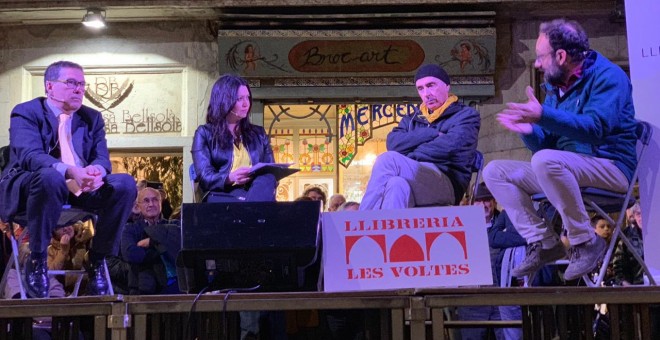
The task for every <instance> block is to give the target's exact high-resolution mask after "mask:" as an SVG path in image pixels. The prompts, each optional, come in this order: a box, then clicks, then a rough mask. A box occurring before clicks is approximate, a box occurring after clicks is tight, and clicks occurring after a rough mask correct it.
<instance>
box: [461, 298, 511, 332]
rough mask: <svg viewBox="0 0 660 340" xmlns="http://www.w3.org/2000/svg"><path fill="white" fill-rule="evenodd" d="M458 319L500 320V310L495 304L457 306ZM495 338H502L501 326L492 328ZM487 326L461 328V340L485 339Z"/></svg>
mask: <svg viewBox="0 0 660 340" xmlns="http://www.w3.org/2000/svg"><path fill="white" fill-rule="evenodd" d="M458 319H459V320H461V321H489V320H490V321H492V320H501V318H500V310H499V309H498V308H497V306H470V307H459V308H458ZM494 330H495V338H496V339H497V340H504V339H507V340H508V338H505V337H504V332H503V331H502V328H494ZM487 336H488V328H461V339H462V340H483V339H487Z"/></svg>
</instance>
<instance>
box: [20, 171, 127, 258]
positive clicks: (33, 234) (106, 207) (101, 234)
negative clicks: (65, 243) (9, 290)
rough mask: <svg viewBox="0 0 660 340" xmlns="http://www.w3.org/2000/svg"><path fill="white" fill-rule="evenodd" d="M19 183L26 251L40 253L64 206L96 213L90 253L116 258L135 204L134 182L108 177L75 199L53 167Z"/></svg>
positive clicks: (44, 247) (47, 242)
mask: <svg viewBox="0 0 660 340" xmlns="http://www.w3.org/2000/svg"><path fill="white" fill-rule="evenodd" d="M27 176H28V178H27V179H26V180H23V181H21V184H20V185H21V190H20V197H19V198H18V199H20V200H21V203H20V204H19V213H20V212H23V211H25V212H26V213H27V217H28V218H27V221H28V222H27V230H28V232H29V235H30V251H33V252H40V253H44V254H45V251H46V249H47V248H48V245H49V243H50V239H51V237H52V232H53V230H54V229H55V227H56V226H57V221H58V219H59V217H60V213H61V212H62V207H63V206H64V205H65V204H71V205H73V206H76V207H80V208H82V209H85V210H91V211H94V212H96V214H98V217H99V219H98V223H97V225H95V226H94V239H93V241H92V249H91V250H92V251H93V252H94V253H95V254H98V255H116V254H117V251H118V249H119V239H120V238H119V235H121V231H122V229H123V227H124V223H125V222H126V220H127V219H128V215H129V214H130V213H131V209H132V207H133V204H134V203H135V197H136V195H137V193H136V187H135V179H133V177H132V176H130V175H128V174H110V175H107V176H106V177H105V178H104V179H103V180H104V182H105V183H104V184H103V186H101V188H99V189H98V190H96V191H94V192H88V193H83V194H81V195H80V196H78V197H76V196H74V195H73V194H70V193H69V190H68V189H67V186H66V182H65V179H64V177H62V175H61V174H60V173H59V172H57V170H55V169H54V168H45V169H40V170H38V171H35V172H32V173H30V174H27Z"/></svg>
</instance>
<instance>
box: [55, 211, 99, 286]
mask: <svg viewBox="0 0 660 340" xmlns="http://www.w3.org/2000/svg"><path fill="white" fill-rule="evenodd" d="M93 236H94V227H93V226H92V222H91V221H86V222H80V221H78V222H76V223H74V224H73V225H69V226H65V227H62V228H58V229H55V230H54V231H53V238H52V239H51V240H50V245H49V246H48V250H47V251H48V269H52V270H79V269H82V268H83V263H84V262H85V261H86V260H85V256H86V255H87V252H88V250H89V247H90V243H91V240H92V237H93ZM76 279H77V275H66V276H65V277H64V287H65V289H66V291H67V292H68V293H70V292H71V291H72V290H73V287H74V285H75V282H76Z"/></svg>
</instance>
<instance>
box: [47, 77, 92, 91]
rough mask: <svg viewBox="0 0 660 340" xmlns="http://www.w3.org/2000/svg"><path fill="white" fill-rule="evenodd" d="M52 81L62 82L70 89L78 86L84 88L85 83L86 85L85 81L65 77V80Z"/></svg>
mask: <svg viewBox="0 0 660 340" xmlns="http://www.w3.org/2000/svg"><path fill="white" fill-rule="evenodd" d="M53 81H56V82H58V83H63V84H65V85H66V87H67V88H70V89H75V88H78V87H80V88H83V89H84V88H85V85H87V83H85V82H84V81H75V80H74V79H67V80H60V79H55V80H53Z"/></svg>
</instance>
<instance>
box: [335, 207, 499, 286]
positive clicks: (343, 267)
mask: <svg viewBox="0 0 660 340" xmlns="http://www.w3.org/2000/svg"><path fill="white" fill-rule="evenodd" d="M485 223H486V222H485V221H484V212H483V209H482V208H480V207H476V206H463V207H437V208H414V209H400V210H374V211H342V212H333V213H324V214H323V261H324V262H323V277H324V290H325V291H327V292H338V291H362V290H383V289H403V288H430V287H447V286H464V285H492V284H493V278H492V272H491V267H490V253H489V249H488V237H487V235H486V225H485Z"/></svg>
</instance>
